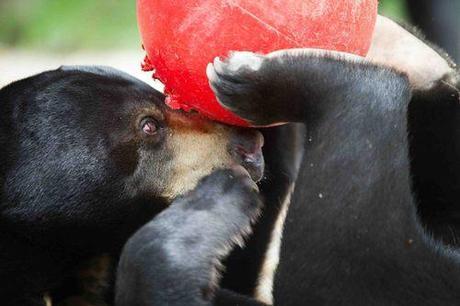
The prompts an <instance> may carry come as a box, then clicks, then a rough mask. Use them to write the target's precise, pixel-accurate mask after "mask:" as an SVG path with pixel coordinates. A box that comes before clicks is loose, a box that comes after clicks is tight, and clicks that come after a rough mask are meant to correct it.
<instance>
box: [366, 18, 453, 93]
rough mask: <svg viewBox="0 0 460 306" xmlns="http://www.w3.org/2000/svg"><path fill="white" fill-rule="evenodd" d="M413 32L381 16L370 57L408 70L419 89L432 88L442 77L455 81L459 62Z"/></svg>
mask: <svg viewBox="0 0 460 306" xmlns="http://www.w3.org/2000/svg"><path fill="white" fill-rule="evenodd" d="M413 32H414V34H413V33H411V32H409V31H408V30H406V29H404V28H403V27H402V26H400V25H398V24H397V23H396V22H394V21H392V20H390V19H388V18H386V17H383V16H378V17H377V24H376V28H375V32H374V36H373V39H372V45H371V48H370V50H369V54H368V55H367V59H368V60H370V61H371V62H373V63H377V64H381V65H384V66H390V67H392V68H393V69H396V70H399V71H401V72H404V73H406V74H407V75H408V76H409V80H410V82H411V84H412V86H413V87H414V88H416V89H429V88H431V87H432V86H433V85H434V84H435V83H436V82H437V81H439V80H440V79H442V78H444V79H446V78H447V80H448V78H449V77H450V78H452V79H451V80H450V81H452V83H455V82H456V80H454V79H453V78H454V76H455V74H456V72H455V64H454V63H453V62H452V61H451V60H450V59H449V57H448V55H447V54H446V53H445V52H443V51H442V50H441V49H439V48H437V47H434V46H432V45H429V43H427V42H425V41H424V40H423V38H421V35H420V33H417V31H416V30H415V29H414V31H413Z"/></svg>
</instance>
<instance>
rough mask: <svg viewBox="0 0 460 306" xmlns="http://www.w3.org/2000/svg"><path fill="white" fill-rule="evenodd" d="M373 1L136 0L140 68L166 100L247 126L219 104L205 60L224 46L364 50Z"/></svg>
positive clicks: (221, 51)
mask: <svg viewBox="0 0 460 306" xmlns="http://www.w3.org/2000/svg"><path fill="white" fill-rule="evenodd" d="M377 2H378V1H377V0H180V1H173V0H138V1H137V16H138V20H139V29H140V33H141V36H142V40H143V44H144V48H145V50H146V52H147V55H148V58H146V62H145V65H144V69H146V70H149V69H150V70H153V68H154V70H155V73H154V77H155V78H157V79H159V80H160V81H161V82H162V83H163V84H165V86H166V87H165V92H166V94H167V95H168V99H167V104H168V105H169V106H170V107H172V108H174V109H179V108H182V109H184V110H186V111H188V110H190V109H195V110H197V111H199V112H200V113H202V114H204V115H205V116H207V117H209V118H211V119H214V120H218V121H221V122H225V123H228V124H233V125H241V126H248V123H247V122H246V121H244V120H242V119H240V118H238V117H237V116H235V115H234V114H233V113H231V112H229V111H227V110H226V109H224V108H222V107H221V106H220V105H219V104H218V102H217V101H216V99H215V96H214V94H213V92H212V90H211V89H210V87H209V85H208V80H207V77H206V65H207V64H208V63H209V62H211V61H212V60H213V59H214V58H215V57H216V56H224V57H225V56H227V55H228V52H229V51H230V50H238V51H253V52H259V53H268V52H271V51H274V50H279V49H288V48H301V47H309V48H320V49H329V50H337V51H344V52H349V53H354V54H357V55H365V54H366V53H367V51H368V49H369V46H370V42H371V37H372V33H373V30H374V25H375V21H376V17H377V5H378V3H377Z"/></svg>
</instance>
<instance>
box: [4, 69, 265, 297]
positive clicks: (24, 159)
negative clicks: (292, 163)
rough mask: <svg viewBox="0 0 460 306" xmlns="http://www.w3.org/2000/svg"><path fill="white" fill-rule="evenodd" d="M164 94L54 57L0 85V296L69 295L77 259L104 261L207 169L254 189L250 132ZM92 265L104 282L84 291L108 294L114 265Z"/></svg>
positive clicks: (256, 159)
mask: <svg viewBox="0 0 460 306" xmlns="http://www.w3.org/2000/svg"><path fill="white" fill-rule="evenodd" d="M164 98H165V97H164V95H163V94H161V93H160V92H158V91H156V90H154V89H153V88H152V87H150V86H149V85H147V84H145V83H143V82H141V81H139V80H137V79H135V78H133V77H131V76H129V75H128V74H125V73H122V72H120V71H118V70H115V69H113V68H108V67H86V66H67V67H61V68H59V69H57V70H53V71H47V72H43V73H41V74H38V75H35V76H32V77H29V78H26V79H24V80H20V81H16V82H14V83H12V84H10V85H8V86H6V87H4V88H2V89H1V90H0V108H1V111H0V186H1V189H0V199H1V202H0V205H1V206H0V207H1V214H0V218H1V219H0V227H1V233H0V235H1V239H0V245H1V249H2V252H1V254H0V279H1V285H0V297H1V299H2V305H45V300H44V296H45V295H47V296H48V297H49V298H52V301H53V304H55V305H58V304H60V303H61V302H63V301H65V299H66V298H67V297H68V296H73V295H78V293H79V292H78V290H77V289H76V287H78V286H81V285H75V283H77V282H78V279H77V277H76V275H78V274H79V273H80V272H79V271H80V270H82V269H83V268H86V267H87V266H88V265H87V264H86V262H89V263H94V262H96V263H97V265H98V264H100V263H101V261H100V260H96V261H94V258H99V256H103V258H104V256H106V257H105V258H111V260H108V262H109V263H108V265H109V266H113V265H114V264H113V263H115V264H116V261H117V258H118V256H119V254H120V251H121V248H122V247H123V245H124V243H125V242H126V240H127V239H128V238H129V237H130V236H131V235H132V234H133V233H134V232H135V231H136V230H137V229H138V228H139V227H141V226H142V225H144V224H145V223H147V222H148V221H150V220H151V219H152V218H153V216H155V215H156V214H157V213H158V212H160V211H162V210H163V209H165V208H166V207H167V206H168V205H169V204H170V203H171V202H172V201H173V199H175V198H176V197H178V196H179V195H181V194H183V193H185V192H186V191H188V190H190V189H193V187H194V186H195V185H196V184H197V182H198V181H199V180H200V179H201V178H202V177H205V176H206V175H208V174H210V173H212V172H213V171H215V170H217V169H234V170H233V171H236V172H238V171H239V172H244V173H246V174H247V176H248V177H250V178H251V179H250V181H251V182H252V184H251V187H250V188H258V187H257V186H256V185H255V182H257V181H259V180H261V179H262V176H263V173H264V158H263V154H262V146H263V144H264V139H263V135H262V133H260V132H259V131H257V130H255V129H253V130H251V129H242V128H237V127H230V126H225V125H223V124H219V123H216V122H212V121H209V120H207V119H205V118H203V117H202V116H200V115H199V114H197V113H193V112H192V113H185V112H183V111H173V110H171V109H169V108H168V107H166V105H165V103H164ZM239 168H241V169H239ZM238 169H239V170H238ZM104 260H106V259H104ZM104 260H102V261H104ZM82 267H83V268H82ZM83 270H84V269H83ZM102 270H103V271H104V272H103V273H101V274H104V278H106V280H107V282H108V284H107V286H106V287H107V288H106V287H104V285H101V286H102V287H103V288H99V289H104V290H100V291H101V292H99V291H98V292H96V293H97V294H96V293H95V294H94V296H92V297H91V296H90V298H89V299H94V301H95V302H96V303H103V302H104V303H105V302H107V303H110V301H111V300H112V299H113V297H112V295H111V293H110V287H111V286H110V282H111V278H112V279H113V277H111V275H112V273H113V271H114V269H112V268H104V269H102ZM85 273H86V274H85V275H86V276H87V274H88V273H89V272H85ZM81 274H82V273H80V275H81ZM83 274H84V273H83ZM85 275H83V276H82V277H83V278H84V277H86V276H85ZM89 281H90V282H91V281H93V280H89ZM97 286H99V284H96V287H97ZM96 289H97V288H96ZM99 289H97V290H99ZM91 290H93V289H89V291H91ZM99 294H100V295H102V296H99V297H98V296H97V295H99ZM49 298H48V299H49Z"/></svg>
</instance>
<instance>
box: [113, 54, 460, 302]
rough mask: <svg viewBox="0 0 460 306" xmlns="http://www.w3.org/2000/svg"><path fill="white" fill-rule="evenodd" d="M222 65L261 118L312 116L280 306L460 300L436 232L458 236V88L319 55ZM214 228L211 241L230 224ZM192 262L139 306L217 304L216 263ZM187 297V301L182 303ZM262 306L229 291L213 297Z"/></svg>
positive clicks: (219, 83)
mask: <svg viewBox="0 0 460 306" xmlns="http://www.w3.org/2000/svg"><path fill="white" fill-rule="evenodd" d="M219 66H220V67H219V68H218V69H215V70H214V71H213V74H211V79H210V81H211V85H212V87H213V89H214V91H215V93H216V96H217V97H218V99H219V101H220V102H221V103H222V104H223V105H224V106H225V107H227V108H229V109H230V110H232V111H234V112H235V113H237V114H238V115H240V116H242V117H243V118H246V119H248V120H250V121H252V122H253V123H254V124H260V125H265V124H272V123H277V122H302V123H304V124H305V125H306V127H307V131H308V133H307V134H306V135H305V139H304V140H305V146H304V150H305V152H304V158H303V160H302V164H301V167H300V172H299V175H298V178H297V180H296V188H295V191H294V195H293V199H292V202H291V207H290V209H289V213H288V217H287V220H286V225H285V231H284V238H283V244H282V252H281V262H280V266H279V269H278V272H277V274H276V280H275V288H274V295H275V304H276V305H294V306H298V305H458V304H459V303H460V285H459V284H460V256H459V255H458V252H457V251H456V250H453V249H450V248H448V247H447V246H446V245H445V244H443V243H442V242H441V241H439V240H436V239H432V237H431V235H430V232H427V231H425V229H424V227H427V228H428V229H429V230H430V231H433V232H434V233H435V234H436V237H438V238H444V239H447V240H449V237H451V236H449V235H450V233H447V232H446V231H445V230H444V229H443V226H449V228H450V227H454V228H455V229H456V230H457V228H458V221H457V220H458V219H456V214H457V213H458V211H459V209H458V208H457V207H456V204H457V200H458V192H457V191H458V187H457V184H456V178H457V173H456V172H458V171H455V170H456V167H457V165H458V163H457V161H456V158H455V157H458V156H459V155H458V154H457V153H458V146H457V144H458V139H459V138H458V136H459V135H458V127H459V126H460V125H459V124H458V123H456V122H460V121H459V120H458V119H460V118H458V115H457V114H458V110H459V105H458V102H459V90H458V89H457V88H458V85H455V84H453V85H452V84H450V85H445V84H444V83H443V81H442V80H440V82H439V84H438V86H436V87H435V88H434V89H432V90H430V91H429V92H423V93H422V92H413V91H412V90H411V89H410V87H409V84H408V81H407V79H406V77H405V76H404V75H402V74H399V73H396V72H394V71H392V70H389V69H386V68H382V67H378V66H374V65H372V64H369V63H364V62H349V61H346V60H344V59H342V60H341V59H337V58H333V57H328V56H315V55H309V54H308V53H306V54H303V55H302V54H300V55H299V54H296V55H292V54H291V55H289V54H288V55H283V56H282V57H281V58H280V57H274V58H273V57H272V58H263V62H262V66H261V67H260V69H257V70H252V69H251V68H250V67H242V68H240V69H238V70H237V71H235V70H231V69H230V68H229V66H228V65H227V64H226V63H220V65H219ZM443 84H444V85H443ZM456 86H457V87H456ZM408 119H409V120H408ZM409 132H410V133H409ZM431 141H433V142H435V143H436V145H435V144H433V143H431ZM438 141H439V144H437V142H438ZM430 145H431V146H430ZM444 145H445V146H444ZM411 156H412V160H411ZM431 159H435V160H436V163H435V164H434V166H433V167H432V166H431V165H429V164H427V162H428V161H429V160H431ZM411 161H412V162H411ZM449 165H451V167H449ZM450 170H452V171H450ZM427 187H431V188H432V189H428V188H427ZM440 195H442V196H444V197H445V198H443V199H441V200H440V199H439V196H440ZM216 203H219V197H216V198H214V199H207V200H206V203H203V204H207V205H209V207H210V208H209V209H211V208H212V207H213V205H215V204H216ZM418 203H420V205H418ZM417 208H418V209H417ZM418 212H419V214H420V215H421V216H422V218H419V214H418ZM438 214H439V217H438ZM155 222H156V221H155V219H154V220H153V221H152V223H155ZM213 222H219V221H218V220H214V221H213ZM437 222H439V223H441V225H442V226H439V225H438V224H437ZM150 228H151V227H150ZM178 230H179V229H178ZM203 230H205V229H203ZM209 230H210V232H207V235H209V236H206V238H205V239H206V243H205V245H206V246H207V247H209V244H208V243H209V242H210V241H211V242H212V241H213V239H214V238H213V237H222V235H223V233H225V228H222V229H221V228H217V229H216V228H215V227H211V228H209ZM148 231H149V229H144V231H143V235H144V236H143V238H144V239H141V240H134V242H132V243H131V244H128V245H127V247H126V249H125V251H124V252H125V254H128V255H129V254H131V253H132V252H134V251H135V250H136V249H141V248H142V246H143V245H145V244H147V243H148V242H149V241H151V239H152V238H151V237H154V236H155V235H156V230H151V231H150V233H148ZM446 233H447V234H446ZM175 235H180V234H178V233H175ZM451 240H452V239H450V241H449V242H450V243H453V242H452V241H451ZM169 242H170V241H169V239H168V238H166V239H165V240H164V241H162V242H156V244H157V245H158V246H160V245H165V244H168V243H169ZM192 248H193V249H194V250H195V251H197V250H199V249H200V246H199V245H195V246H192ZM216 249H218V244H215V246H214V251H213V252H215V250H216ZM188 251H189V252H192V250H188ZM213 252H210V253H209V255H212V254H213ZM150 256H151V255H150V253H149V254H144V255H143V256H142V259H143V261H142V267H145V266H148V267H150V269H151V270H154V269H157V268H156V267H153V268H152V265H153V266H155V265H160V266H161V267H158V268H164V266H162V265H161V264H158V262H159V261H155V260H154V261H150V260H149V259H148V258H150ZM200 256H206V254H200ZM127 257H128V258H129V256H127ZM214 258H215V259H217V257H214ZM190 261H193V259H192V258H189V260H188V261H187V264H189V265H192V266H193V265H194V264H193V263H191V262H190ZM135 263H136V260H135V259H134V262H132V263H131V265H135ZM196 264H199V261H197V262H196ZM180 267H181V265H180V263H179V264H177V265H175V267H174V268H171V269H168V270H167V271H165V272H163V273H164V274H162V275H163V276H164V277H165V278H164V279H169V277H171V275H173V281H170V282H168V284H170V286H167V288H165V287H162V289H163V290H167V291H168V296H169V300H164V296H163V299H161V300H160V299H156V296H157V295H158V294H160V293H159V292H155V290H153V291H154V292H152V293H151V294H150V295H149V294H148V295H147V296H144V297H143V300H141V301H139V300H136V301H137V304H138V305H170V303H172V304H174V303H175V304H174V305H209V304H211V303H210V302H209V301H208V299H207V296H206V295H203V294H202V292H200V289H202V288H206V287H207V286H209V283H207V284H205V285H203V284H202V283H201V282H198V281H197V280H196V279H195V277H196V276H197V275H201V276H202V275H207V274H208V273H209V271H210V269H203V270H201V271H200V272H197V274H193V275H190V274H188V273H187V270H183V271H182V268H180ZM201 267H202V268H203V266H201ZM138 269H142V268H138ZM178 269H179V270H178ZM119 277H120V279H121V280H123V279H124V278H125V277H126V276H125V274H120V275H119ZM151 277H153V276H152V275H150V276H148V277H146V278H143V279H137V280H136V281H132V282H123V285H124V286H123V287H124V290H127V291H128V292H130V293H131V294H132V292H134V294H135V295H137V294H142V293H144V291H143V290H142V287H140V284H142V286H148V284H150V283H151V282H152V281H151V280H150V278H151ZM155 278H156V279H161V276H158V275H155ZM175 282H180V283H184V282H185V283H186V284H187V286H192V287H193V286H195V294H190V290H186V291H184V290H180V288H181V287H180V288H179V290H176V289H175V285H174V284H175ZM126 288H129V289H126ZM178 295H179V296H180V301H184V302H177V301H178V300H177V298H176V297H177V296H178ZM255 303H256V302H255V301H254V300H252V299H250V298H249V297H248V298H244V297H242V296H241V295H238V294H236V293H235V292H229V291H226V290H218V291H217V292H216V295H215V298H214V301H213V303H212V304H213V305H256V304H255ZM128 304H129V303H128V302H126V301H125V305H128Z"/></svg>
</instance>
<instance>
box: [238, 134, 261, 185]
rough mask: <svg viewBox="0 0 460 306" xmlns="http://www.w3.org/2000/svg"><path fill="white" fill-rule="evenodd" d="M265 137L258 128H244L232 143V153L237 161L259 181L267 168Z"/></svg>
mask: <svg viewBox="0 0 460 306" xmlns="http://www.w3.org/2000/svg"><path fill="white" fill-rule="evenodd" d="M263 145H264V137H263V136H262V133H260V132H259V131H256V130H243V131H241V132H240V133H238V134H237V135H236V136H235V137H234V139H233V140H232V143H231V148H232V153H233V154H234V156H235V158H236V159H237V161H238V162H239V163H240V164H241V165H242V166H243V167H244V168H246V170H247V171H248V172H249V174H250V175H251V178H252V179H253V180H254V181H255V182H258V181H260V180H261V179H262V177H263V174H264V168H265V161H264V156H263V153H262V147H263Z"/></svg>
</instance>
